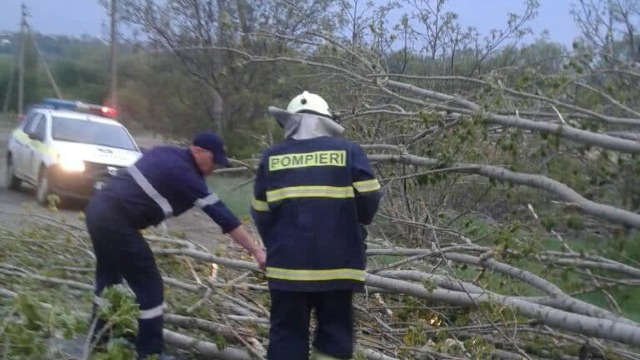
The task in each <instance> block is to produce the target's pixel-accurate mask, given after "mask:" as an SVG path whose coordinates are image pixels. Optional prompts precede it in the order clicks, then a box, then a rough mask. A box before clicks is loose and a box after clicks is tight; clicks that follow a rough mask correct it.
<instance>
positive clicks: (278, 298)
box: [267, 289, 354, 360]
mask: <svg viewBox="0 0 640 360" xmlns="http://www.w3.org/2000/svg"><path fill="white" fill-rule="evenodd" d="M270 292H271V326H270V329H269V347H268V349H267V359H269V360H307V359H309V324H310V320H311V312H312V310H314V311H315V314H316V320H317V324H318V325H317V328H316V332H315V336H314V341H313V347H314V348H315V349H316V350H317V351H319V352H321V353H323V354H325V355H329V356H331V357H334V358H337V359H351V357H352V355H353V340H354V335H353V304H352V299H353V292H352V291H348V290H336V291H324V292H295V291H282V290H274V289H271V291H270Z"/></svg>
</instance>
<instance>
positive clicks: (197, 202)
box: [85, 132, 265, 359]
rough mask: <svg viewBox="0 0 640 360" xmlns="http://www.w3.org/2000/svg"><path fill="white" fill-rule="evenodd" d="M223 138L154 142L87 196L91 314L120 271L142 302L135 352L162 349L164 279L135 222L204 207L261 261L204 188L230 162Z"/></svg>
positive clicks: (98, 329)
mask: <svg viewBox="0 0 640 360" xmlns="http://www.w3.org/2000/svg"><path fill="white" fill-rule="evenodd" d="M228 166H229V161H228V159H227V157H226V154H225V151H224V145H223V141H222V139H221V138H220V137H219V136H218V135H216V134H214V133H208V132H203V133H200V134H198V135H197V136H195V138H194V139H193V142H192V145H191V146H189V147H187V148H182V147H174V146H158V147H155V148H152V149H151V150H149V151H147V152H146V153H145V154H144V155H143V156H142V157H141V158H140V159H139V160H138V161H137V162H136V163H135V164H134V165H132V166H130V167H129V168H127V169H126V171H120V172H119V173H118V174H117V175H116V176H114V177H112V178H110V179H109V181H108V182H107V183H106V184H105V185H104V186H103V187H102V189H101V190H100V191H98V192H97V193H96V194H95V195H94V196H93V197H92V198H91V200H90V201H89V204H88V205H87V208H86V210H85V213H86V224H87V228H88V230H89V235H90V236H91V241H92V244H93V249H94V252H95V255H96V284H95V299H94V311H93V312H94V316H96V315H97V306H99V305H100V303H101V299H100V295H101V293H102V292H103V290H104V289H105V287H108V286H111V285H114V284H119V283H120V282H121V281H122V279H123V278H124V279H125V280H126V281H127V283H128V285H129V286H130V287H131V289H132V290H133V292H134V293H135V295H136V301H137V303H138V305H139V307H140V314H139V318H138V335H137V338H136V351H137V353H138V359H145V358H146V357H148V356H150V355H154V354H158V355H159V358H160V359H171V358H172V357H171V356H169V355H166V354H162V350H163V338H162V328H163V316H162V314H163V283H162V277H161V276H160V273H159V271H158V268H157V266H156V263H155V260H154V256H153V253H152V252H151V249H150V248H149V245H148V244H147V243H146V241H145V240H144V238H143V236H142V234H141V232H140V230H141V229H145V228H147V227H149V226H152V225H153V226H156V225H158V224H160V223H161V222H162V221H163V220H164V219H166V218H168V217H171V216H178V215H180V214H182V213H184V212H185V211H187V210H189V209H190V208H192V207H194V206H197V207H199V208H201V209H202V210H203V211H204V212H205V213H206V214H207V215H209V217H211V219H212V220H213V221H214V222H216V223H217V224H218V225H219V226H220V228H221V229H222V231H223V232H224V233H227V234H229V235H230V236H231V238H232V239H233V240H234V241H236V242H237V243H238V244H240V245H241V246H242V247H244V248H245V249H246V250H247V251H248V252H249V253H250V254H251V255H252V256H253V257H254V258H255V259H256V261H257V262H258V264H259V266H260V267H262V268H264V263H265V253H264V250H263V249H262V247H260V246H259V245H258V244H257V243H256V242H255V241H253V239H252V238H251V237H250V235H249V234H248V232H247V231H246V230H245V228H244V227H243V226H242V225H241V223H240V221H239V220H238V218H237V217H236V216H235V215H234V214H233V213H232V212H231V211H230V210H229V209H228V208H227V207H226V206H225V204H224V203H223V202H222V201H220V199H219V198H218V196H217V195H216V194H215V193H212V192H210V191H209V189H208V188H207V184H206V182H205V176H207V175H210V174H211V173H212V172H213V171H214V170H215V169H216V168H218V167H228ZM94 321H95V322H96V324H97V326H95V331H94V332H93V336H94V341H95V342H96V343H97V342H100V341H102V342H104V339H101V338H100V336H99V335H100V334H104V333H105V329H104V326H105V321H104V320H102V319H96V318H94Z"/></svg>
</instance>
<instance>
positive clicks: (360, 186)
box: [353, 179, 380, 193]
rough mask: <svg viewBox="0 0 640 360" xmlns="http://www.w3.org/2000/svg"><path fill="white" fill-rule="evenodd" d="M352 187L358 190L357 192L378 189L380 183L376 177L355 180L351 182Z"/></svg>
mask: <svg viewBox="0 0 640 360" xmlns="http://www.w3.org/2000/svg"><path fill="white" fill-rule="evenodd" d="M353 187H354V188H355V189H356V190H358V192H361V193H363V192H368V191H376V190H378V189H380V183H379V182H378V179H372V180H365V181H356V182H354V183H353Z"/></svg>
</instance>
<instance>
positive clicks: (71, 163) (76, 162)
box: [59, 155, 84, 172]
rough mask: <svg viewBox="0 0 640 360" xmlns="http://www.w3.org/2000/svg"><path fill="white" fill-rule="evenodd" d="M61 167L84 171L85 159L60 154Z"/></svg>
mask: <svg viewBox="0 0 640 360" xmlns="http://www.w3.org/2000/svg"><path fill="white" fill-rule="evenodd" d="M59 164H60V168H61V169H62V170H64V171H69V172H83V171H84V161H82V160H81V159H78V158H76V157H73V156H68V155H60V158H59Z"/></svg>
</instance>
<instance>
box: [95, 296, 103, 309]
mask: <svg viewBox="0 0 640 360" xmlns="http://www.w3.org/2000/svg"><path fill="white" fill-rule="evenodd" d="M93 303H94V304H96V305H97V306H103V305H104V299H103V298H101V297H100V296H98V295H93Z"/></svg>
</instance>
